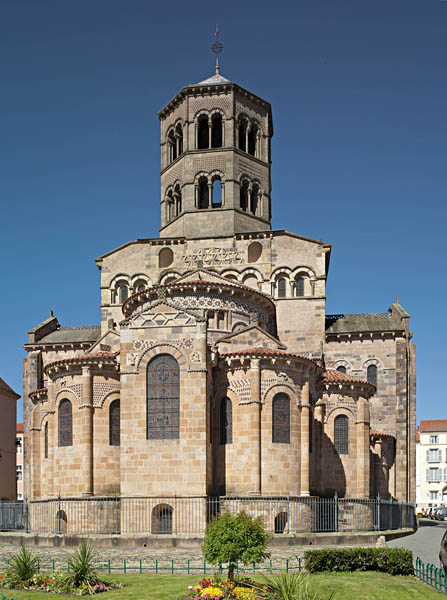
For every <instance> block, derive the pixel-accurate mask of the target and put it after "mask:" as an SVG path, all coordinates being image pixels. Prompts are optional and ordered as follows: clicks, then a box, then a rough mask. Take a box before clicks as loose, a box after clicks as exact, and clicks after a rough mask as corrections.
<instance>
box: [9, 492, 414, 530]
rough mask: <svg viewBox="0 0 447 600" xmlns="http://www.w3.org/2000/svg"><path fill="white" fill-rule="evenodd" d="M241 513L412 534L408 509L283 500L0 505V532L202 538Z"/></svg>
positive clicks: (277, 523) (281, 523)
mask: <svg viewBox="0 0 447 600" xmlns="http://www.w3.org/2000/svg"><path fill="white" fill-rule="evenodd" d="M242 510H244V511H245V512H247V513H249V514H250V515H252V516H253V517H260V518H261V519H262V521H263V522H264V525H265V527H266V529H267V531H268V532H270V533H271V534H275V535H284V534H293V533H306V532H308V533H311V532H312V533H321V532H357V531H385V530H393V529H403V528H414V526H415V510H414V505H413V503H406V502H397V501H395V500H392V499H390V500H384V499H382V498H375V499H351V498H338V497H337V496H335V497H334V498H315V497H311V498H304V497H295V496H286V497H277V498H272V497H268V498H266V497H238V498H233V497H228V496H225V497H223V496H221V497H216V498H210V497H178V496H177V497H160V498H125V497H113V498H110V497H107V498H99V497H93V498H68V499H67V498H54V499H50V500H35V501H30V502H26V501H23V502H1V503H0V530H2V531H20V530H23V531H29V532H35V533H48V534H50V533H56V534H64V533H70V534H101V533H103V534H117V535H118V534H130V535H134V534H142V535H148V534H149V535H182V534H184V535H203V533H204V532H205V528H206V525H207V523H209V522H210V521H211V520H212V519H213V518H214V517H215V516H217V515H219V514H221V513H222V512H226V511H228V512H232V513H237V512H239V511H242Z"/></svg>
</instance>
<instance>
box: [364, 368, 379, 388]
mask: <svg viewBox="0 0 447 600" xmlns="http://www.w3.org/2000/svg"><path fill="white" fill-rule="evenodd" d="M366 379H367V381H369V383H373V384H374V385H377V367H376V365H369V367H368V368H367V370H366Z"/></svg>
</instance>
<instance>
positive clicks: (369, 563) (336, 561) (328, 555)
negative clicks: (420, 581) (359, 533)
mask: <svg viewBox="0 0 447 600" xmlns="http://www.w3.org/2000/svg"><path fill="white" fill-rule="evenodd" d="M304 560H305V563H304V566H305V569H306V570H307V571H308V573H321V572H337V571H338V572H352V571H381V572H382V573H389V574H390V575H413V573H414V569H413V553H412V552H411V550H405V549H404V548H340V549H335V550H329V549H328V550H307V551H306V552H305V553H304Z"/></svg>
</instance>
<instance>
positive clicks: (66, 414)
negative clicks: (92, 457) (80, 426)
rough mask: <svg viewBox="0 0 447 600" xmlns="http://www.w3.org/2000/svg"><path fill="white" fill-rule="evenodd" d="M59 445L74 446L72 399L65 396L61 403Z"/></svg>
mask: <svg viewBox="0 0 447 600" xmlns="http://www.w3.org/2000/svg"><path fill="white" fill-rule="evenodd" d="M58 420H59V446H73V415H72V408H71V402H70V400H67V398H64V399H63V400H61V403H60V404H59V413H58Z"/></svg>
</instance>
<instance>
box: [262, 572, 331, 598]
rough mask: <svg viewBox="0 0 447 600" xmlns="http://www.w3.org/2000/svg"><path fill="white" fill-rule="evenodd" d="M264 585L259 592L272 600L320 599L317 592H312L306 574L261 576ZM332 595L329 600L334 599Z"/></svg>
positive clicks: (281, 573) (280, 573)
mask: <svg viewBox="0 0 447 600" xmlns="http://www.w3.org/2000/svg"><path fill="white" fill-rule="evenodd" d="M261 578H262V583H263V585H262V586H261V587H259V588H258V590H259V591H261V592H264V593H266V594H267V598H268V599H269V600H270V599H271V600H318V598H319V597H320V596H319V595H318V593H317V592H310V590H309V585H308V584H309V579H308V576H307V575H306V574H304V573H286V572H285V571H280V572H279V573H271V574H270V575H268V576H267V575H264V574H261ZM333 596H334V594H333V593H332V594H331V595H330V596H329V598H328V600H331V599H332V598H333Z"/></svg>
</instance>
